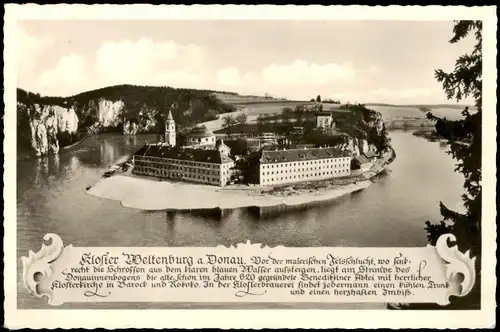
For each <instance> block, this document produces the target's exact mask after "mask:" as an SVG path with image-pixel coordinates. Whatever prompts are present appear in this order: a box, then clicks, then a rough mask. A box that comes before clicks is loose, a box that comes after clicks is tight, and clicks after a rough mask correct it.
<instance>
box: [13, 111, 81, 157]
mask: <svg viewBox="0 0 500 332" xmlns="http://www.w3.org/2000/svg"><path fill="white" fill-rule="evenodd" d="M17 109H18V124H19V123H20V124H21V125H24V127H25V128H22V129H24V130H23V131H21V134H23V133H24V134H25V135H26V134H27V135H26V136H27V137H22V138H23V139H22V140H21V144H22V143H23V142H24V143H25V144H26V143H27V141H28V142H29V145H30V147H31V148H32V150H33V152H34V153H35V155H37V156H42V155H47V154H57V153H59V149H60V148H61V147H62V146H65V145H69V144H71V143H72V142H73V141H74V138H75V136H76V135H77V132H78V116H77V115H76V113H75V110H74V109H73V108H64V107H60V106H56V105H40V104H36V103H35V104H24V103H20V102H18V103H17ZM26 127H27V128H26Z"/></svg>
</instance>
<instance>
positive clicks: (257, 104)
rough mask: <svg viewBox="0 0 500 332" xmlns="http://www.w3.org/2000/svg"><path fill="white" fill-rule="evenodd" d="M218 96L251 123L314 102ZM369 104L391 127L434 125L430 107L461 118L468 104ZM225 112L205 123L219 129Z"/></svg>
mask: <svg viewBox="0 0 500 332" xmlns="http://www.w3.org/2000/svg"><path fill="white" fill-rule="evenodd" d="M217 97H218V98H219V99H221V100H222V101H224V102H226V103H228V104H232V105H236V106H238V107H239V111H237V112H233V113H231V115H232V116H234V117H236V116H237V115H238V114H240V113H242V112H245V113H246V114H247V115H248V120H247V123H249V124H254V123H256V122H257V117H258V116H259V115H273V114H281V112H282V110H283V108H285V107H289V108H292V109H294V108H295V107H296V106H297V105H306V106H309V105H314V104H315V102H311V101H290V100H279V99H272V98H267V99H266V98H265V97H262V96H242V95H231V94H217ZM322 105H323V109H324V110H330V109H335V108H337V107H339V106H340V105H339V104H331V103H322ZM366 107H367V108H369V109H373V110H375V111H377V112H380V113H381V114H382V117H383V119H384V122H385V123H386V125H387V127H388V128H392V129H396V128H404V127H412V128H417V127H418V128H424V127H433V126H434V122H432V121H429V120H427V118H426V113H427V111H428V110H430V111H431V112H432V113H433V114H434V115H436V116H439V117H446V118H447V119H450V120H458V119H461V118H462V115H461V111H462V110H463V108H464V105H401V106H398V105H390V104H376V103H372V104H366ZM223 117H224V115H219V118H218V119H217V120H213V121H209V122H205V123H204V124H205V125H206V126H207V128H208V129H210V130H212V131H215V130H219V129H221V128H222V125H223V120H222V118H223Z"/></svg>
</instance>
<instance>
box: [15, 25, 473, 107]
mask: <svg viewBox="0 0 500 332" xmlns="http://www.w3.org/2000/svg"><path fill="white" fill-rule="evenodd" d="M16 31H17V39H16V41H17V47H18V49H17V50H18V56H17V73H18V82H17V83H18V87H20V88H23V89H26V90H29V91H32V92H36V93H40V94H41V95H44V96H63V97H64V96H70V95H74V94H77V93H80V92H84V91H88V90H92V89H98V88H102V87H106V86H110V85H117V84H136V85H152V86H172V87H175V88H195V89H210V90H222V91H233V92H238V93H240V94H255V95H264V94H266V93H267V94H269V95H271V96H273V97H284V98H287V99H293V100H309V99H311V98H315V97H316V96H317V95H318V94H319V95H321V96H322V98H323V99H325V98H333V99H339V100H341V101H342V102H363V103H368V102H380V103H393V104H415V103H419V104H424V103H427V104H433V103H453V101H448V100H447V99H446V95H445V93H444V92H443V90H442V87H441V84H440V83H438V82H437V81H436V79H435V78H434V70H435V69H438V68H439V69H443V70H445V71H451V70H452V69H453V66H454V64H455V60H456V58H457V57H458V56H460V55H462V54H464V53H468V52H470V51H471V50H472V46H473V45H474V40H473V38H468V39H465V40H464V41H462V42H459V43H457V44H450V43H448V41H449V40H450V38H451V37H452V31H453V22H452V21H333V20H332V21H320V20H315V21H292V20H290V21H286V20H268V21H266V20H233V21H231V20H212V21H210V20H184V21H181V20H179V21H174V20H169V21H117V20H108V21H89V20H82V21H75V20H73V21H69V20H66V21H63V20H59V21H53V20H52V21H50V20H23V21H18V25H17V28H16ZM463 102H464V101H463ZM465 102H470V100H466V101H465Z"/></svg>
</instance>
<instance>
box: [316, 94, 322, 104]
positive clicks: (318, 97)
mask: <svg viewBox="0 0 500 332" xmlns="http://www.w3.org/2000/svg"><path fill="white" fill-rule="evenodd" d="M316 101H317V102H318V103H321V96H320V95H318V96H317V97H316Z"/></svg>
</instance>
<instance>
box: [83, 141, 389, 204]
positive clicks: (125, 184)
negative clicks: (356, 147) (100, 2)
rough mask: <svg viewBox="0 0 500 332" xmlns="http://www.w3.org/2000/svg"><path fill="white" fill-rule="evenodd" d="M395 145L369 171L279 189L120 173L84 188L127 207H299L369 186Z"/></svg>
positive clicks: (293, 184)
mask: <svg viewBox="0 0 500 332" xmlns="http://www.w3.org/2000/svg"><path fill="white" fill-rule="evenodd" d="M395 157H396V153H395V151H394V149H391V151H390V152H388V153H386V155H385V157H384V158H383V159H381V160H379V161H378V162H375V165H374V166H373V167H372V169H370V170H369V171H368V172H365V173H360V174H358V175H354V176H351V177H348V178H333V179H328V180H322V181H313V182H298V183H291V184H286V185H283V186H279V187H260V186H248V185H230V186H227V187H215V186H210V185H204V184H193V183H187V182H173V181H160V180H158V179H155V178H151V177H146V176H138V175H133V174H131V173H129V172H127V173H119V174H115V175H112V176H110V177H107V178H103V179H101V180H100V181H98V182H97V183H96V184H94V185H93V186H91V187H89V188H87V189H86V190H85V192H86V193H87V194H88V195H90V196H94V197H98V198H105V199H110V200H114V201H119V202H120V204H121V205H122V206H123V207H128V208H134V209H139V210H146V211H159V210H201V209H215V208H219V209H221V210H222V209H236V208H244V207H251V206H255V207H271V206H279V205H285V206H297V205H303V204H311V203H316V202H324V201H329V200H333V199H336V198H339V197H341V196H344V195H347V194H350V193H353V192H356V191H360V190H363V189H366V188H368V187H370V186H371V185H372V183H373V181H374V179H375V178H376V177H377V176H378V175H379V174H380V173H382V172H383V171H385V170H386V168H387V166H388V165H389V164H390V163H392V161H393V160H394V159H395Z"/></svg>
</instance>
